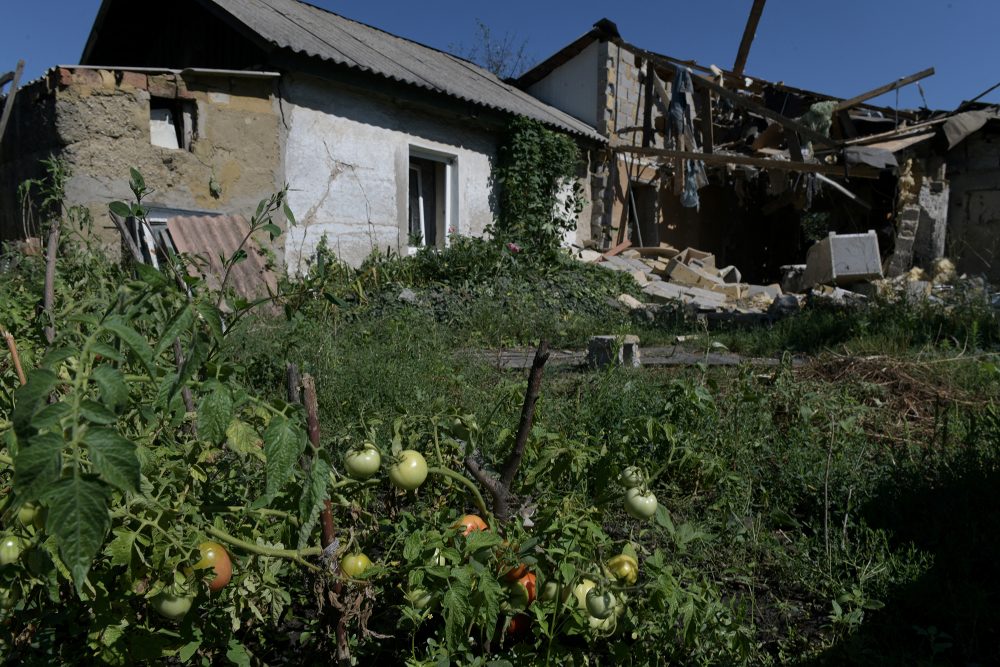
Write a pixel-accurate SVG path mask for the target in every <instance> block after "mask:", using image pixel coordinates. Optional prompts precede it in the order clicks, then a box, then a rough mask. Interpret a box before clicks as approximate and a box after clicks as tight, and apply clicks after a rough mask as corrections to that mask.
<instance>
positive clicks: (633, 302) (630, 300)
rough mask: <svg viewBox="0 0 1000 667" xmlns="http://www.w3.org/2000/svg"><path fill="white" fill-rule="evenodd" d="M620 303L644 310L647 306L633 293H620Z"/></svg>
mask: <svg viewBox="0 0 1000 667" xmlns="http://www.w3.org/2000/svg"><path fill="white" fill-rule="evenodd" d="M618 303H620V304H621V305H623V306H625V307H626V308H628V309H629V310H642V309H643V308H645V307H646V305H645V304H644V303H643V302H642V301H639V299H637V298H635V297H634V296H632V295H631V294H620V295H619V296H618Z"/></svg>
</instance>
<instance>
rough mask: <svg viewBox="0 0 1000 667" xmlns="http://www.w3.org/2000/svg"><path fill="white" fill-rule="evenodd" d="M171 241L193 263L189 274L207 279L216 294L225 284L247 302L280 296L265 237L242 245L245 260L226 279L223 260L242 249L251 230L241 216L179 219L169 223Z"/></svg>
mask: <svg viewBox="0 0 1000 667" xmlns="http://www.w3.org/2000/svg"><path fill="white" fill-rule="evenodd" d="M167 230H168V231H169V232H170V240H171V241H172V242H173V244H174V248H176V249H177V252H179V253H182V254H185V255H187V256H188V257H189V258H190V259H191V260H192V261H191V263H190V264H189V267H190V268H189V270H190V271H191V272H192V273H193V274H196V275H200V276H201V277H203V278H204V279H205V282H206V284H207V285H208V286H209V287H210V288H211V289H214V290H218V289H220V288H221V287H222V283H223V280H225V281H226V290H227V291H228V290H230V289H232V290H233V292H235V293H236V294H237V295H238V296H241V297H243V298H245V299H247V300H248V301H253V300H254V299H259V298H263V297H266V296H269V295H272V294H274V293H275V292H277V289H278V281H277V277H276V276H275V274H274V271H273V270H272V269H271V268H270V267H269V262H268V256H267V255H268V253H267V251H266V248H267V247H268V241H267V235H266V234H264V233H262V234H259V235H258V237H256V238H251V239H249V240H247V242H246V243H245V244H243V249H244V250H245V251H246V253H247V257H246V259H245V260H243V261H241V262H238V263H236V264H235V265H234V266H233V267H232V270H231V271H230V272H229V277H228V279H227V278H225V269H224V259H225V258H228V257H232V256H233V254H234V253H236V251H237V250H238V249H239V248H240V244H241V243H243V240H244V238H246V235H247V232H249V230H250V226H249V223H247V221H246V219H245V218H243V217H241V216H238V215H232V216H190V217H188V216H178V217H175V218H170V219H169V220H167Z"/></svg>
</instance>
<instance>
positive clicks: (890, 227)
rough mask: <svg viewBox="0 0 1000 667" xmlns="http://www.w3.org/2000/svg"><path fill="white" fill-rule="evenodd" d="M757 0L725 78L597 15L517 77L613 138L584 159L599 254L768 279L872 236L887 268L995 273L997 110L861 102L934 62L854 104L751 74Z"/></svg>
mask: <svg viewBox="0 0 1000 667" xmlns="http://www.w3.org/2000/svg"><path fill="white" fill-rule="evenodd" d="M763 4H764V3H763V1H762V0H758V1H757V2H756V3H755V7H754V9H755V13H754V14H752V15H751V19H750V22H749V23H748V26H747V32H746V34H745V35H744V38H743V42H742V43H741V45H740V49H739V55H738V57H737V63H736V66H735V67H734V69H733V70H723V69H720V68H719V67H716V66H714V65H712V66H710V67H705V66H702V65H699V64H698V63H695V62H692V61H684V60H679V59H677V58H673V57H670V56H666V55H663V54H660V53H656V52H652V51H649V50H646V49H643V48H641V47H638V46H635V45H633V44H630V43H628V42H626V41H625V40H624V39H623V38H622V37H621V35H620V34H619V32H618V30H617V28H616V26H615V25H614V24H613V23H611V22H610V21H607V20H602V21H600V22H598V23H597V24H595V26H594V28H593V29H592V30H591V31H589V32H588V33H586V34H585V35H583V36H582V37H581V38H579V39H578V40H576V41H575V42H573V43H572V44H569V45H568V46H566V47H565V48H563V49H562V50H560V51H559V52H557V53H556V54H554V55H553V56H551V57H550V58H548V59H547V60H545V61H544V62H542V63H541V64H539V65H537V66H536V67H535V68H533V69H532V70H530V71H529V72H527V73H525V74H523V75H522V76H521V77H520V78H519V80H518V85H519V86H521V87H522V88H524V89H525V90H527V91H529V92H531V93H532V94H533V95H535V96H537V97H538V98H539V99H541V100H543V101H545V102H547V103H549V104H552V105H553V106H556V107H558V108H560V109H562V110H564V111H566V112H567V113H570V114H572V115H574V116H576V117H577V118H579V119H581V120H584V121H586V122H587V123H588V124H591V125H593V126H594V127H595V128H596V129H597V130H598V131H599V132H600V133H601V135H602V136H603V137H604V138H605V139H606V140H607V142H608V148H607V150H606V152H605V153H604V155H603V156H602V158H603V159H592V161H591V167H592V176H591V194H592V199H593V202H594V205H593V208H592V211H591V212H592V218H591V221H590V224H591V235H592V238H594V239H595V240H598V241H599V246H600V248H602V249H605V250H606V249H609V248H610V249H612V253H617V252H618V251H620V249H622V248H624V247H628V246H633V247H635V246H643V247H646V248H651V249H655V248H656V247H658V246H660V245H669V246H672V247H673V248H677V249H680V248H685V247H695V248H699V249H701V250H703V251H707V252H709V253H712V254H713V255H714V256H715V258H716V261H717V263H718V265H719V266H724V265H726V264H733V265H736V266H739V267H740V268H741V269H743V276H744V277H745V278H750V279H751V280H760V281H772V280H776V279H777V278H779V277H780V276H781V274H782V270H781V267H782V266H783V265H791V264H799V263H802V262H804V260H805V257H806V251H807V249H808V248H809V246H810V245H811V244H812V243H813V242H815V241H817V240H820V239H822V238H824V237H826V236H827V235H828V234H829V233H833V232H835V233H859V234H864V233H866V232H868V231H869V230H873V231H874V232H875V235H876V237H877V239H878V242H879V247H880V248H881V254H882V258H883V259H884V268H885V271H886V273H887V274H888V275H899V274H900V273H903V272H905V271H907V270H909V269H910V267H911V266H913V265H914V264H916V265H917V266H923V267H926V268H929V266H930V264H931V263H932V262H933V261H934V260H935V259H937V258H940V257H943V256H950V257H952V258H954V259H955V260H956V261H957V264H958V269H959V271H960V272H970V273H986V274H988V276H989V277H990V278H992V279H993V280H997V279H1000V262H998V261H995V260H994V258H996V260H1000V257H998V256H996V252H997V250H998V243H1000V235H998V234H997V229H996V222H997V221H998V216H1000V200H998V199H997V197H1000V193H998V190H1000V178H998V176H1000V175H998V173H997V167H998V165H1000V150H998V147H997V144H996V137H995V124H996V122H997V120H996V116H997V113H998V112H997V110H996V109H995V108H994V109H992V110H989V109H982V108H980V109H978V110H976V111H975V113H974V115H973V120H972V121H969V116H970V114H969V113H968V108H967V107H963V108H961V109H960V110H959V111H957V112H955V113H933V112H931V111H930V110H927V109H923V110H920V111H905V110H898V109H890V108H884V107H878V106H874V105H871V104H869V103H868V101H869V100H871V99H873V98H875V97H877V96H879V95H883V94H885V93H887V92H891V91H893V90H896V89H898V88H899V87H901V86H904V85H907V84H911V83H914V82H917V81H919V80H921V79H923V78H925V77H927V76H930V75H932V74H933V73H934V70H933V69H928V70H924V71H922V72H919V73H917V74H914V75H912V76H908V77H905V78H902V79H899V80H897V81H894V82H892V83H889V84H887V85H885V86H881V87H879V88H877V89H875V90H872V91H869V92H866V93H862V94H859V95H858V96H856V97H854V98H852V99H848V100H843V99H839V98H834V97H831V96H829V95H824V94H822V93H817V92H814V91H809V90H804V89H800V88H795V87H792V86H788V85H785V84H782V83H773V82H768V81H765V80H762V79H759V78H756V77H751V76H748V75H747V74H746V73H745V72H744V71H743V65H744V64H745V63H746V58H747V53H748V51H749V48H750V43H751V41H752V37H753V33H754V31H755V30H756V22H755V21H756V19H759V10H760V9H762V8H763ZM969 137H971V138H969ZM967 139H968V140H967ZM950 182H952V183H951V184H950ZM970 191H971V193H970ZM949 194H950V195H951V196H950V197H949ZM641 250H642V249H641V248H640V252H641Z"/></svg>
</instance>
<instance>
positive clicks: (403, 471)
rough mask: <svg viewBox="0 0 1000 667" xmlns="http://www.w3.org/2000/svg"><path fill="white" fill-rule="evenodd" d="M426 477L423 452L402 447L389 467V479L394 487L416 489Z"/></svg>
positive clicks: (405, 489)
mask: <svg viewBox="0 0 1000 667" xmlns="http://www.w3.org/2000/svg"><path fill="white" fill-rule="evenodd" d="M425 479H427V461H425V460H424V457H423V454H421V453H420V452H417V451H414V450H412V449H404V450H403V451H401V452H400V453H399V457H398V460H397V461H395V462H394V463H393V464H392V467H390V468H389V480H390V481H391V482H392V483H393V484H394V485H395V486H396V488H399V489H403V490H404V491H416V490H417V489H419V488H420V485H421V484H423V483H424V480H425Z"/></svg>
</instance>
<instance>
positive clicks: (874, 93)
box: [834, 67, 934, 111]
mask: <svg viewBox="0 0 1000 667" xmlns="http://www.w3.org/2000/svg"><path fill="white" fill-rule="evenodd" d="M933 74H934V68H933V67H928V68H927V69H925V70H923V71H922V72H917V73H916V74H911V75H910V76H904V77H903V78H902V79H896V80H895V81H893V82H892V83H887V84H885V85H884V86H879V87H878V88H874V89H872V90H869V91H868V92H867V93H861V94H860V95H858V96H857V97H852V98H851V99H849V100H844V101H843V102H841V103H840V104H838V105H837V106H836V108H835V109H834V111H843V110H845V109H850V108H851V107H854V106H857V105H859V104H861V103H862V102H867V101H868V100H870V99H872V98H875V97H878V96H879V95H884V94H886V93H889V92H892V91H893V90H896V89H897V88H902V87H903V86H906V85H908V84H911V83H914V82H916V81H920V80H921V79H926V78H927V77H929V76H933Z"/></svg>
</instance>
